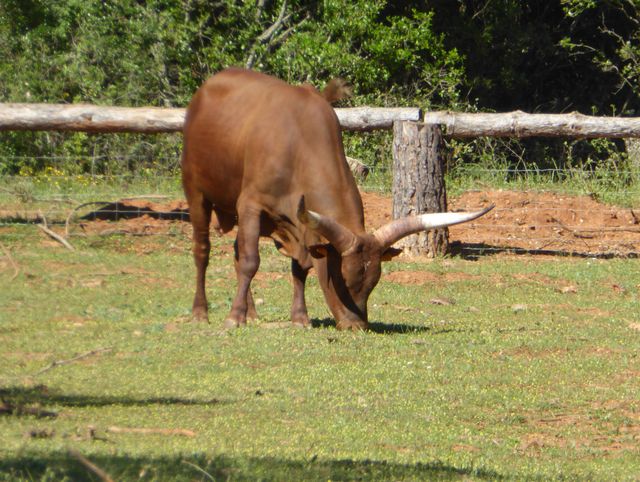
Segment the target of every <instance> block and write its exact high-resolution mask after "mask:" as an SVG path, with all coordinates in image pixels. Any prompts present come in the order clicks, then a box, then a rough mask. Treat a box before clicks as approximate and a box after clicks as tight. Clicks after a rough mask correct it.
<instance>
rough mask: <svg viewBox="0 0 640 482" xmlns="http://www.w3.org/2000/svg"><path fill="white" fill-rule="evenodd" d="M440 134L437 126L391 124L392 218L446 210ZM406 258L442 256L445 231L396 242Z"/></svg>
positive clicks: (418, 235)
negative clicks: (408, 256)
mask: <svg viewBox="0 0 640 482" xmlns="http://www.w3.org/2000/svg"><path fill="white" fill-rule="evenodd" d="M443 147H444V144H443V141H442V131H441V129H440V126H439V125H438V124H423V123H418V122H394V124H393V188H392V189H393V218H394V219H398V218H401V217H403V216H410V215H417V214H423V213H430V212H444V211H446V210H447V192H446V189H445V184H444V161H443ZM396 246H398V247H401V248H403V249H404V252H405V253H406V254H408V255H410V256H427V257H434V256H438V255H443V254H445V253H446V252H447V249H448V247H449V231H448V230H447V228H443V229H437V230H433V231H428V232H423V233H419V234H414V235H412V236H408V237H406V238H404V239H402V240H400V241H398V243H396Z"/></svg>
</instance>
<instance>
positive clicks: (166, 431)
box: [107, 426, 196, 437]
mask: <svg viewBox="0 0 640 482" xmlns="http://www.w3.org/2000/svg"><path fill="white" fill-rule="evenodd" d="M107 432H111V433H134V434H140V435H180V436H182V437H195V436H196V433H195V432H194V431H193V430H187V429H184V428H134V427H115V426H113V427H109V428H107Z"/></svg>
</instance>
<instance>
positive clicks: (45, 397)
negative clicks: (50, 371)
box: [0, 385, 229, 407]
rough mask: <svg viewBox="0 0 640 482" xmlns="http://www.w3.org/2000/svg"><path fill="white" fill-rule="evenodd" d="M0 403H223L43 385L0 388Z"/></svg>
mask: <svg viewBox="0 0 640 482" xmlns="http://www.w3.org/2000/svg"><path fill="white" fill-rule="evenodd" d="M0 401H1V402H4V403H5V404H9V405H11V406H17V407H20V406H33V405H36V406H46V405H63V406H66V407H104V406H108V405H122V406H125V407H142V406H147V405H217V404H223V403H229V402H223V401H220V400H217V399H209V400H197V399H184V398H173V397H158V398H153V397H152V398H139V399H138V398H131V397H123V396H106V397H105V396H92V395H80V394H78V395H66V394H61V393H57V392H56V391H54V390H50V389H49V388H48V387H46V386H44V385H37V386H34V387H29V388H25V387H7V388H0Z"/></svg>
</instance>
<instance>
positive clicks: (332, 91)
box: [322, 79, 353, 104]
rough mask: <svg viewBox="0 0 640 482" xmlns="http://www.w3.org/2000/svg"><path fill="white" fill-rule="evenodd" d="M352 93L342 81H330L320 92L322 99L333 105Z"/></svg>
mask: <svg viewBox="0 0 640 482" xmlns="http://www.w3.org/2000/svg"><path fill="white" fill-rule="evenodd" d="M352 93H353V91H352V90H351V87H349V85H347V82H346V81H345V80H343V79H331V80H330V81H329V82H328V83H327V85H326V86H325V87H324V89H323V91H322V97H324V98H325V99H326V100H327V102H329V104H334V103H336V102H338V101H339V100H342V99H346V98H347V97H351V94H352Z"/></svg>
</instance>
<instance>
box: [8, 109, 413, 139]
mask: <svg viewBox="0 0 640 482" xmlns="http://www.w3.org/2000/svg"><path fill="white" fill-rule="evenodd" d="M185 112H186V110H185V109H178V108H159V107H108V106H97V105H88V104H2V103H0V131H3V130H4V131H25V130H27V131H83V132H141V133H159V132H179V131H181V130H182V126H183V124H184V116H185ZM336 114H337V116H338V119H339V120H340V125H341V126H342V128H343V129H344V130H355V131H369V130H376V129H391V128H392V127H393V123H394V122H395V121H419V120H421V117H422V114H421V112H420V109H418V108H415V107H402V108H375V107H354V108H347V109H336Z"/></svg>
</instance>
